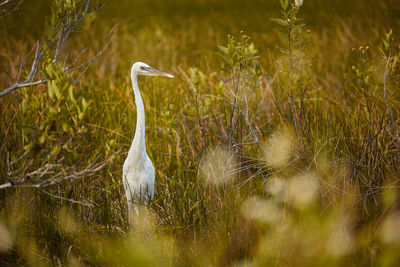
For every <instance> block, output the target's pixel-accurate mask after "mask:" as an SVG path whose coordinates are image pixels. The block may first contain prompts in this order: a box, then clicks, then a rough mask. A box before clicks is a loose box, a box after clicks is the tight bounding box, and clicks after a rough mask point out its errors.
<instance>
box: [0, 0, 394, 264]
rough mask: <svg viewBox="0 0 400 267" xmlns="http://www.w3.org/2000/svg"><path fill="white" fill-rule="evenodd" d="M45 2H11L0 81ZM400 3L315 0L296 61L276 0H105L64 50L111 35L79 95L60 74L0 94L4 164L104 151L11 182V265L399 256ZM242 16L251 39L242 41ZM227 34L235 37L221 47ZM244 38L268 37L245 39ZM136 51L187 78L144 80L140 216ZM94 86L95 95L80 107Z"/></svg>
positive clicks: (40, 21)
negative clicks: (131, 194) (129, 192)
mask: <svg viewBox="0 0 400 267" xmlns="http://www.w3.org/2000/svg"><path fill="white" fill-rule="evenodd" d="M50 2H51V1H42V2H40V3H33V2H28V1H25V2H24V3H23V4H22V7H21V10H20V11H18V12H16V13H14V14H12V15H10V16H9V17H7V18H4V19H3V20H1V22H2V24H1V25H0V34H1V36H2V37H1V38H0V43H1V47H0V69H1V72H0V87H1V88H7V87H8V86H9V85H11V84H12V83H13V82H14V81H15V79H16V77H17V75H18V70H19V62H20V60H21V56H20V55H21V51H24V55H26V57H27V58H28V61H27V62H30V61H29V59H31V58H32V57H33V55H32V52H30V51H31V48H32V47H33V46H34V43H35V40H37V39H41V38H42V36H43V35H44V34H45V32H46V31H45V24H46V20H47V19H48V18H49V17H50V13H51V10H50V6H49V3H50ZM399 11H400V5H399V4H398V3H397V1H395V0H393V1H390V0H387V1H372V0H371V1H368V0H352V1H344V0H339V1H317V0H305V1H304V5H303V6H302V7H301V8H300V11H299V13H298V15H297V16H298V17H300V18H303V19H304V22H305V23H306V26H305V27H304V30H303V32H302V33H301V34H299V35H298V38H299V39H302V40H307V42H306V43H305V44H304V45H299V46H297V47H296V48H295V49H294V51H293V57H294V58H293V60H294V68H293V69H292V70H291V68H290V60H289V58H288V56H287V55H285V54H283V53H281V52H280V50H279V49H278V47H281V48H287V42H286V41H285V39H284V38H283V36H282V34H281V33H280V32H279V31H277V30H276V28H279V26H278V25H277V24H276V23H274V22H273V21H271V20H270V19H271V18H275V17H279V16H280V4H279V1H261V0H254V1H206V0H196V1H190V2H188V1H183V0H175V1H161V0H157V1H152V2H150V1H142V0H140V1H119V3H114V2H112V1H108V2H106V3H105V6H104V8H103V9H102V10H101V11H100V12H99V13H98V14H96V15H95V17H93V18H91V19H89V20H88V21H85V22H84V24H83V25H81V26H80V28H79V30H80V31H79V32H75V33H73V34H72V36H71V39H70V40H69V42H68V43H67V46H66V51H65V52H64V53H63V54H62V55H61V57H62V58H61V62H63V60H64V59H65V58H66V57H67V55H68V54H70V57H74V56H76V55H78V53H79V51H80V50H81V49H83V48H85V47H87V48H88V50H87V52H86V53H85V54H84V55H83V57H84V58H83V59H82V60H84V59H85V58H86V59H87V58H90V57H92V56H94V55H95V54H96V53H97V51H99V50H101V49H102V48H103V47H104V45H105V44H106V43H107V41H108V40H109V38H110V36H111V35H113V36H114V39H113V40H112V42H111V45H110V46H109V47H108V48H107V50H106V52H105V53H104V54H103V55H102V56H101V57H100V58H99V59H98V60H96V61H95V62H94V64H93V65H92V66H91V67H90V68H89V69H88V71H87V72H86V74H85V75H84V76H83V78H82V79H81V81H80V82H79V83H78V84H77V85H76V86H75V87H74V96H75V97H76V99H77V103H75V102H74V101H73V100H72V99H71V97H70V95H69V93H68V92H67V91H66V90H64V91H63V90H61V95H62V97H61V98H60V99H61V100H60V102H55V101H53V100H50V99H49V96H48V87H47V84H45V85H41V86H38V87H33V88H26V89H20V90H18V91H16V92H15V93H14V94H13V95H9V96H6V97H3V98H1V99H0V112H1V117H0V177H1V178H0V181H1V184H3V183H6V182H8V179H9V177H10V176H11V177H14V179H18V178H19V179H21V178H25V179H27V182H28V183H31V182H32V181H31V180H30V179H34V178H35V177H37V174H36V175H35V174H33V175H31V176H27V174H28V173H31V172H33V171H35V170H37V169H38V168H40V167H41V166H43V165H44V164H46V163H51V164H59V165H57V166H56V167H54V172H55V174H57V173H59V174H60V177H65V176H67V175H69V174H70V173H73V172H76V171H79V170H82V169H84V168H86V166H88V165H90V164H102V163H107V166H106V167H105V168H102V169H101V170H100V171H98V172H94V173H90V174H88V175H85V176H84V177H81V178H79V179H74V180H68V181H65V182H63V183H60V184H57V185H54V186H51V187H48V188H46V190H47V191H46V192H48V193H50V194H52V196H50V195H48V194H46V193H45V192H43V191H40V190H38V189H31V188H7V189H0V265H19V264H26V265H58V264H65V265H74V266H75V265H94V266H97V265H111V266H114V265H118V266H119V265H122V266H131V265H137V266H154V265H156V266H165V265H176V266H182V265H183V266H192V265H195V266H205V265H213V266H221V265H222V266H223V265H251V266H252V265H255V266H270V265H278V266H327V265H328V266H340V265H345V266H353V265H357V266H359V265H361V266H363V265H367V266H370V265H372V266H375V265H376V266H394V265H395V264H396V262H398V261H399V260H400V259H399V255H398V250H399V247H400V233H399V230H398V229H399V224H400V219H399V213H398V205H399V198H398V182H399V171H400V162H399V161H398V147H397V145H396V141H397V140H396V132H398V131H399V129H398V124H399V121H398V117H399V116H398V114H399V113H398V107H399V104H400V103H399V99H400V95H399V90H398V89H399V77H400V71H399V70H400V68H399V66H397V67H396V68H393V70H391V71H390V72H389V73H388V75H387V82H386V90H387V95H386V96H385V94H384V76H385V69H386V62H385V60H384V59H383V57H382V55H381V54H380V50H379V49H380V48H382V47H383V41H382V39H383V38H385V34H386V33H387V32H389V30H390V29H393V37H394V39H395V41H394V45H393V48H392V52H391V54H390V55H391V57H395V56H396V55H397V57H399V55H400V52H399V49H398V45H399V43H398V41H399V39H400V38H399V31H398V29H399V28H400V27H399V26H400V17H399V15H398V14H399ZM33 14H36V15H33ZM37 14H41V16H38V15H37ZM38 17H40V18H38ZM307 30H310V31H309V32H307ZM241 31H243V32H244V33H243V34H246V35H248V36H249V37H250V40H249V42H247V41H244V42H243V43H242V44H238V43H237V41H240V40H241V38H242V37H241V36H242V34H241ZM229 34H230V35H232V36H234V37H235V40H236V42H233V41H232V40H231V45H233V46H232V47H231V48H232V49H233V50H232V51H231V52H232V53H230V52H227V53H224V52H223V51H222V50H221V49H219V48H218V45H220V46H224V47H228V48H229V40H230V39H229V40H228V35H229ZM249 43H253V44H254V47H255V48H256V50H257V52H256V53H250V52H248V50H246V51H247V52H245V53H243V54H240V53H241V51H242V50H240V48H238V47H239V46H242V47H243V49H249V45H250V44H249ZM361 46H363V49H361V48H360V47H361ZM366 46H369V48H368V49H365V47H366ZM353 48H355V49H353ZM233 51H235V53H236V54H233ZM243 51H244V50H243ZM396 53H397V54H396ZM238 54H240V55H242V57H239V58H236V59H235V57H236V56H237V55H238ZM255 55H256V56H258V57H257V58H252V56H255ZM224 58H225V60H226V61H229V60H233V59H235V60H236V61H234V62H233V63H231V65H229V64H227V63H226V62H225V61H224ZM136 61H143V62H146V63H148V64H149V65H151V66H153V67H156V68H157V69H160V70H163V71H167V72H169V73H172V74H173V75H175V76H176V78H175V79H173V80H170V79H164V78H152V77H145V78H143V77H141V78H140V80H139V86H140V88H141V91H142V96H143V98H144V102H145V109H146V134H147V136H146V141H147V152H148V154H149V156H150V158H151V159H152V160H153V163H154V165H155V169H156V192H155V197H154V199H153V201H152V203H151V204H150V206H149V211H148V212H144V213H143V216H142V217H143V218H134V219H133V226H132V228H131V230H129V227H128V215H127V207H126V203H125V197H124V192H123V187H122V179H121V175H122V164H123V161H124V159H125V157H126V155H127V151H128V150H129V147H130V143H131V140H132V139H133V135H134V127H135V121H136V109H135V105H134V96H133V92H132V89H131V83H130V78H129V70H130V66H131V65H132V63H134V62H136ZM27 65H29V64H27ZM256 66H258V67H256ZM353 66H354V68H355V70H354V69H353V68H352V67H353ZM28 69H29V68H28V67H27V68H26V70H24V71H25V72H24V73H23V75H27V73H28ZM357 70H358V73H357ZM55 71H57V70H55ZM73 77H75V76H73V75H72V76H65V77H64V76H62V77H61V78H60V81H59V84H61V85H64V84H70V83H71V80H72V78H73ZM60 87H62V86H60ZM235 88H236V89H237V90H238V91H237V93H236V96H237V97H236V100H235V98H234V97H233V96H232V91H235ZM231 90H232V91H231ZM246 97H247V101H245V99H246ZM83 98H84V99H85V101H88V102H90V104H89V107H88V108H87V110H86V111H85V112H84V115H83V117H82V118H78V113H79V112H78V107H79V108H81V107H82V105H83V104H82V99H83ZM234 101H236V104H237V107H238V108H240V110H241V111H240V110H239V109H233V105H232V104H230V102H234ZM23 107H24V108H23ZM25 107H26V108H27V109H26V110H25ZM388 107H390V109H391V110H392V112H393V118H394V125H393V120H392V118H391V114H390V110H389V109H388ZM52 108H54V109H55V110H57V112H54V114H53V113H51V112H50V110H51V109H52ZM233 110H234V111H233ZM50 113H51V114H50ZM244 114H246V115H248V121H247V120H246V116H245V115H244ZM231 122H233V123H231ZM64 124H67V125H68V127H70V128H68V129H67V130H64V128H65V127H67V126H63V125H64ZM249 124H250V125H251V127H252V128H253V130H254V134H255V135H256V136H257V138H258V140H259V143H258V144H257V143H255V142H254V136H253V135H254V134H253V133H252V131H251V129H250V127H249ZM41 125H43V128H41V127H40V126H41ZM46 127H47V128H46ZM63 127H64V128H63ZM45 128H46V129H48V131H47V132H46V134H45V138H46V139H45V140H44V142H40V137H41V136H42V135H43V133H44V132H45V130H43V129H45ZM31 143H32V144H35V147H34V149H32V150H29V149H27V145H29V144H31ZM26 151H27V152H26ZM8 158H9V160H7V159H8ZM7 162H11V163H10V164H11V165H10V164H7ZM41 171H42V173H43V169H42V170H41ZM52 175H54V173H47V174H45V175H44V176H43V178H44V179H47V178H49V177H51V176H52ZM221 177H222V179H221ZM224 179H227V181H225V182H220V181H221V180H222V181H223V180H224ZM228 180H229V181H228ZM57 197H58V198H57ZM60 197H62V198H66V199H70V200H75V201H79V202H82V203H80V204H79V203H78V204H77V203H73V202H70V201H67V200H65V199H60ZM84 204H90V206H86V205H84Z"/></svg>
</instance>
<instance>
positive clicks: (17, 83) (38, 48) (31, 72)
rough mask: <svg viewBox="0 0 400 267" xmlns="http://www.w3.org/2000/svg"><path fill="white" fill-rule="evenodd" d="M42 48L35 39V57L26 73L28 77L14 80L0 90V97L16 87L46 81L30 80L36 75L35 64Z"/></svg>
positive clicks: (40, 55)
mask: <svg viewBox="0 0 400 267" xmlns="http://www.w3.org/2000/svg"><path fill="white" fill-rule="evenodd" d="M42 49H43V47H41V46H40V44H39V41H37V42H36V53H35V59H34V60H33V63H32V67H31V71H30V72H29V74H28V78H26V80H25V81H23V82H16V83H15V84H13V85H12V86H10V87H9V88H7V89H6V90H4V91H2V92H0V97H3V96H5V95H8V94H10V93H11V92H12V91H14V90H16V89H18V88H22V87H29V86H35V85H39V84H43V83H45V82H46V80H45V79H42V80H38V81H35V82H32V80H33V78H34V76H35V75H36V69H37V65H38V63H39V60H40V58H41V57H42Z"/></svg>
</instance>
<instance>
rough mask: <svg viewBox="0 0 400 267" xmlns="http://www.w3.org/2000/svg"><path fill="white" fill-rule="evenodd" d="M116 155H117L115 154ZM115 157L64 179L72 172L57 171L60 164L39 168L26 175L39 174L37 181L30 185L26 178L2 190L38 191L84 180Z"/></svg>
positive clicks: (3, 187)
mask: <svg viewBox="0 0 400 267" xmlns="http://www.w3.org/2000/svg"><path fill="white" fill-rule="evenodd" d="M115 155H116V154H115ZM115 155H113V156H111V157H110V158H108V160H107V161H105V162H103V163H99V164H97V165H95V164H94V163H93V164H89V165H88V166H87V167H86V168H85V169H83V170H81V171H77V172H73V173H72V174H70V175H67V176H64V177H59V176H61V173H62V172H70V170H63V171H59V170H57V171H56V170H55V168H56V167H59V164H46V165H44V166H42V167H41V168H39V169H38V170H36V171H33V172H31V173H29V174H27V175H25V176H26V177H29V176H30V175H34V174H38V175H39V176H38V178H37V179H35V180H33V181H32V180H30V181H29V182H30V183H27V182H26V179H25V177H24V178H22V179H20V180H19V181H12V182H8V183H5V184H2V185H0V189H5V188H10V187H12V188H36V189H40V190H43V189H44V188H47V187H49V186H53V185H56V184H60V183H62V182H65V181H68V180H75V179H79V178H83V177H85V176H86V175H92V174H94V173H96V172H98V171H100V170H102V169H103V168H105V167H106V166H107V165H108V164H109V162H110V161H111V160H112V159H114V157H115ZM51 173H54V175H53V176H52V177H50V178H49V179H44V180H41V179H40V178H42V177H43V176H45V175H47V174H51Z"/></svg>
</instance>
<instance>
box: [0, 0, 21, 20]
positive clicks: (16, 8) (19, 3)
mask: <svg viewBox="0 0 400 267" xmlns="http://www.w3.org/2000/svg"><path fill="white" fill-rule="evenodd" d="M13 1H14V0H6V1H4V2H2V3H0V8H1V7H2V6H4V5H6V4H8V3H11V2H13ZM23 1H24V0H21V1H19V2H18V3H17V4H16V5H15V6H14V8H12V9H11V10H10V11H8V12H6V13H5V14H4V15H1V16H0V19H4V18H5V17H7V16H9V15H11V14H12V13H14V12H15V11H17V10H18V8H19V6H20V5H21V4H22V2H23Z"/></svg>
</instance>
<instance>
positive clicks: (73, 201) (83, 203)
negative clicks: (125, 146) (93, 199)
mask: <svg viewBox="0 0 400 267" xmlns="http://www.w3.org/2000/svg"><path fill="white" fill-rule="evenodd" d="M40 192H42V193H44V194H46V195H49V196H51V197H54V198H57V199H61V200H65V201H68V202H71V203H74V204H79V205H82V206H86V207H93V204H90V203H86V202H82V201H77V200H73V199H69V198H65V197H61V196H57V195H54V194H51V193H49V192H47V191H46V190H44V189H40Z"/></svg>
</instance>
